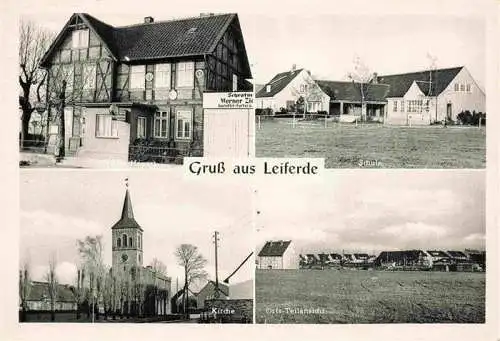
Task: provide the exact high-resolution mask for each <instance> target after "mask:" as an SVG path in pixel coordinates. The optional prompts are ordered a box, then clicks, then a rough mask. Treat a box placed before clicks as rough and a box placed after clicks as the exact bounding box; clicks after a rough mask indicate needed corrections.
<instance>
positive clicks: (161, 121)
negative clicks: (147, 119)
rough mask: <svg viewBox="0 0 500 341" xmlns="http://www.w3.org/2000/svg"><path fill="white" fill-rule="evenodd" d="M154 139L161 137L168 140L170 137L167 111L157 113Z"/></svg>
mask: <svg viewBox="0 0 500 341" xmlns="http://www.w3.org/2000/svg"><path fill="white" fill-rule="evenodd" d="M154 137H159V138H167V137H168V112H167V111H157V112H156V113H155V122H154Z"/></svg>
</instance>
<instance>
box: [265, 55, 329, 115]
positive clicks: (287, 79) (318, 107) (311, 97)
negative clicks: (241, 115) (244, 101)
mask: <svg viewBox="0 0 500 341" xmlns="http://www.w3.org/2000/svg"><path fill="white" fill-rule="evenodd" d="M301 97H302V99H303V100H304V105H305V109H306V111H307V112H318V111H328V106H329V101H330V98H329V97H328V95H327V94H325V93H324V92H323V91H322V90H321V89H320V88H319V87H318V86H317V84H316V82H315V81H314V79H313V78H312V76H311V74H310V72H309V71H307V70H305V69H297V68H296V67H295V65H294V66H293V67H292V69H291V70H290V71H285V72H281V73H278V74H277V75H276V76H274V77H273V78H272V79H271V80H270V81H269V82H268V83H266V84H265V85H264V86H263V87H262V88H261V89H260V90H259V91H258V92H256V94H255V101H256V104H255V108H257V109H268V108H269V109H271V110H272V112H273V113H275V112H279V111H281V110H282V108H283V110H287V111H293V110H296V103H297V101H298V100H299V98H301Z"/></svg>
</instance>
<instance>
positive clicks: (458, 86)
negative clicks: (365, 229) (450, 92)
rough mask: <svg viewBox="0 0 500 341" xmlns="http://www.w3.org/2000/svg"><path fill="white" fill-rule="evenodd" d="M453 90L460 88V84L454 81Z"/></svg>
mask: <svg viewBox="0 0 500 341" xmlns="http://www.w3.org/2000/svg"><path fill="white" fill-rule="evenodd" d="M454 89H455V91H458V90H460V85H459V84H458V83H455V87H454Z"/></svg>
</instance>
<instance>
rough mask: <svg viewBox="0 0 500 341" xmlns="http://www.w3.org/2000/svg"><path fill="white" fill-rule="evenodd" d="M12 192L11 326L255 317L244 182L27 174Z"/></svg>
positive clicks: (174, 174)
mask: <svg viewBox="0 0 500 341" xmlns="http://www.w3.org/2000/svg"><path fill="white" fill-rule="evenodd" d="M20 188H21V193H22V194H21V204H20V205H21V208H20V233H19V236H20V254H19V262H20V263H19V321H20V322H73V323H74V322H90V323H106V322H107V323H112V322H126V323H143V322H158V323H176V322H179V323H253V287H254V285H253V277H254V267H253V263H254V259H253V250H254V246H253V244H254V243H253V239H252V238H253V228H252V225H251V221H252V216H253V212H252V211H251V209H250V207H251V205H250V199H251V197H252V194H251V192H250V190H249V189H248V187H246V186H245V185H244V184H241V185H240V184H238V183H234V182H233V183H227V182H224V181H215V182H214V181H212V182H211V183H210V184H208V183H206V182H199V181H188V180H186V179H184V178H183V175H182V173H181V172H178V171H176V170H168V171H157V172H154V171H149V172H145V171H136V172H134V171H132V172H130V173H124V172H119V171H108V172H106V171H96V172H90V173H89V172H81V171H69V172H68V171H65V172H62V173H60V172H50V171H26V172H23V173H22V175H21V179H20ZM233 195H237V196H238V198H239V200H238V202H235V201H234V200H233ZM41 198H43V199H41ZM215 198H216V200H215Z"/></svg>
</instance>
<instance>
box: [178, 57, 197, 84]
mask: <svg viewBox="0 0 500 341" xmlns="http://www.w3.org/2000/svg"><path fill="white" fill-rule="evenodd" d="M176 71H177V87H179V88H192V87H193V84H194V62H182V63H177V70H176Z"/></svg>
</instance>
